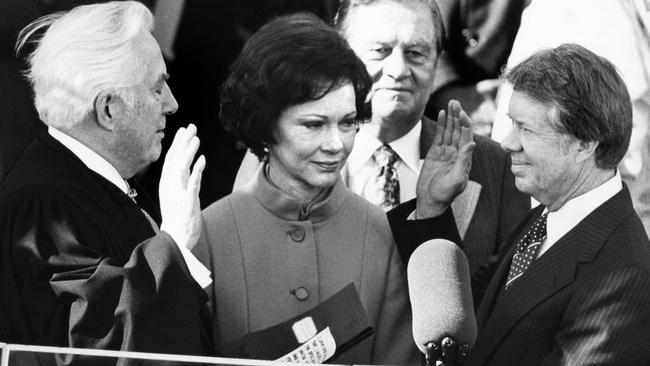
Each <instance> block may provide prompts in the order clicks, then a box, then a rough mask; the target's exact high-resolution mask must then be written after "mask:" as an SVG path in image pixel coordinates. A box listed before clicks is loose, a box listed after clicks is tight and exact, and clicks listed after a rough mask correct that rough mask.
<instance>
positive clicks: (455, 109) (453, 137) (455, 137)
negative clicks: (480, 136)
mask: <svg viewBox="0 0 650 366" xmlns="http://www.w3.org/2000/svg"><path fill="white" fill-rule="evenodd" d="M475 146H476V143H475V142H474V138H473V135H472V129H471V121H470V118H469V116H468V115H467V113H465V111H464V110H463V108H462V107H461V105H460V103H459V102H458V101H456V100H451V101H449V105H448V109H447V112H445V111H444V110H441V111H440V113H438V120H437V121H436V134H435V137H434V138H433V143H432V144H431V147H430V148H429V151H428V152H427V156H426V157H425V158H424V164H423V165H422V169H420V176H419V177H418V183H417V188H416V196H417V206H416V218H418V219H424V218H428V217H434V216H439V215H441V214H442V213H444V212H445V210H446V209H447V208H449V206H450V205H451V202H452V201H453V200H454V198H456V196H458V195H459V194H460V193H461V192H462V191H463V190H464V189H465V186H466V185H467V180H468V179H469V170H470V168H471V166H472V151H473V150H474V147H475Z"/></svg>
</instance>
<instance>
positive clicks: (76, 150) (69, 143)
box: [47, 126, 129, 193]
mask: <svg viewBox="0 0 650 366" xmlns="http://www.w3.org/2000/svg"><path fill="white" fill-rule="evenodd" d="M47 132H48V133H49V134H50V136H52V137H53V138H54V139H55V140H57V141H59V142H60V143H61V144H62V145H63V146H65V147H66V148H68V150H70V151H71V152H72V153H73V154H75V156H77V157H78V158H79V160H81V161H82V162H83V163H84V164H85V165H86V166H87V167H88V169H90V170H92V171H94V172H95V173H97V174H99V175H101V176H102V177H104V178H105V179H106V180H108V181H109V182H111V183H113V184H114V185H115V186H117V188H119V189H120V190H121V191H122V192H124V193H127V192H128V190H129V188H128V185H127V183H126V181H125V180H124V178H122V176H121V175H120V173H118V172H117V170H116V169H115V168H114V167H113V166H112V165H111V163H109V162H108V161H106V159H104V158H102V157H101V156H100V155H99V154H97V153H96V152H94V151H93V150H91V149H90V148H89V147H88V146H86V145H84V144H82V143H81V142H79V141H77V140H75V139H74V138H73V137H71V136H70V135H67V134H65V133H64V132H62V131H59V130H57V129H56V128H54V127H52V126H49V127H48V128H47Z"/></svg>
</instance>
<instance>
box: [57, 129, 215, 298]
mask: <svg viewBox="0 0 650 366" xmlns="http://www.w3.org/2000/svg"><path fill="white" fill-rule="evenodd" d="M47 132H48V133H49V134H50V135H51V136H52V137H53V138H54V139H55V140H57V141H59V142H60V143H61V144H62V145H63V146H65V147H66V148H68V150H70V151H72V153H73V154H75V155H76V156H77V157H78V158H79V160H81V161H82V162H83V163H84V164H85V165H86V166H87V167H88V169H90V170H92V171H94V172H95V173H97V174H99V175H101V176H102V177H104V178H105V179H106V180H108V181H109V182H111V183H113V184H114V185H115V186H116V187H117V188H119V189H120V190H121V191H122V192H124V194H128V191H129V185H128V184H127V183H126V180H124V178H122V176H121V175H120V173H118V172H117V170H116V169H115V167H113V166H112V165H111V163H109V162H108V161H106V159H104V158H102V157H101V156H100V155H99V154H97V153H96V152H94V151H93V150H91V149H90V148H88V147H87V146H86V145H84V144H82V143H81V142H79V141H77V140H75V139H74V138H73V137H71V136H69V135H66V134H65V133H63V132H61V131H59V130H57V129H56V128H54V127H51V126H50V127H48V129H47ZM178 248H179V249H180V251H181V254H182V255H183V258H184V259H185V263H186V264H187V267H188V268H189V270H190V274H191V275H192V277H193V278H194V280H195V281H196V282H197V283H198V284H199V286H201V288H205V287H207V286H208V285H209V284H211V283H212V279H211V278H210V271H209V270H208V269H207V268H205V266H204V265H203V264H202V263H201V262H199V260H198V259H196V257H195V256H194V254H192V252H191V251H190V250H189V249H187V248H185V247H181V246H178Z"/></svg>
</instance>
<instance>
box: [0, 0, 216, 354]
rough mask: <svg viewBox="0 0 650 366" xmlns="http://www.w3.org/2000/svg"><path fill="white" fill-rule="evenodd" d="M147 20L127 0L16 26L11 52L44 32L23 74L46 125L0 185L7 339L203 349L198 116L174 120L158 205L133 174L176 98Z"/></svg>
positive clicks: (153, 153)
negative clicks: (184, 122)
mask: <svg viewBox="0 0 650 366" xmlns="http://www.w3.org/2000/svg"><path fill="white" fill-rule="evenodd" d="M152 27H153V17H152V15H151V13H150V12H149V10H147V8H146V7H145V6H144V5H142V4H140V3H137V2H132V1H127V2H111V3H105V4H99V5H87V6H81V7H78V8H75V9H73V10H71V11H70V12H67V13H57V14H54V15H50V16H46V17H44V18H41V19H39V20H37V21H36V22H35V23H32V25H30V26H28V27H27V28H26V29H25V30H23V34H21V37H20V39H19V44H18V48H19V49H20V48H21V47H22V46H24V44H25V43H26V42H27V41H28V40H29V39H30V38H32V37H33V35H34V34H35V33H40V32H41V31H43V30H44V29H46V30H45V31H44V33H43V36H42V38H40V40H38V41H37V43H36V47H35V50H34V51H33V53H32V54H31V55H30V58H29V63H30V69H29V70H28V73H27V76H28V78H29V80H30V82H31V83H32V85H33V88H34V96H35V105H36V109H37V110H38V113H39V116H40V118H41V120H42V121H43V122H44V123H45V124H46V125H47V131H45V132H44V133H43V134H41V135H40V136H39V137H37V138H36V139H34V140H33V141H32V142H31V143H30V144H29V145H28V146H27V147H26V149H25V151H24V152H23V154H22V156H21V157H20V158H19V159H18V161H17V162H16V163H15V164H14V166H13V167H12V169H11V170H10V171H9V172H8V174H7V176H6V177H5V178H4V180H3V182H2V185H0V273H1V277H0V281H1V282H0V320H1V322H0V340H1V341H3V342H7V343H22V344H39V345H50V346H64V347H68V346H70V347H84V348H95V349H109V350H131V351H148V352H165V353H183V354H211V353H212V352H211V350H210V348H209V347H210V346H209V345H210V344H212V340H211V337H212V335H211V334H210V333H209V330H208V329H207V328H206V327H204V325H205V324H210V321H209V314H208V313H207V307H206V306H205V303H206V300H207V297H206V294H205V293H204V291H203V289H202V287H203V286H206V285H207V283H206V281H208V283H209V281H210V279H209V273H205V271H206V270H205V268H201V267H200V266H195V264H196V259H195V258H194V257H193V256H192V254H191V252H190V249H191V248H192V247H193V246H194V245H195V244H196V241H197V240H198V237H199V232H200V208H199V201H198V192H199V186H200V180H201V174H202V171H203V168H204V167H205V158H203V157H199V159H198V160H197V161H196V163H195V164H194V166H193V167H192V161H193V158H194V155H195V154H196V151H197V149H198V145H199V140H198V138H197V137H196V127H194V126H193V125H190V126H189V127H187V128H181V129H180V130H179V132H178V133H177V134H176V137H175V139H174V142H173V143H172V147H171V148H170V151H169V152H168V154H167V156H166V159H165V164H164V167H163V173H162V177H161V180H160V190H159V191H160V210H159V209H158V207H157V206H156V205H155V204H154V203H153V202H152V201H151V200H150V199H149V198H148V197H145V196H144V195H143V194H142V193H141V194H139V195H138V194H137V188H138V186H137V182H135V181H134V180H133V179H132V178H133V177H134V175H135V174H136V173H137V172H139V171H141V170H142V169H144V168H145V167H147V166H148V165H149V164H150V163H152V162H153V161H156V160H157V159H158V158H159V156H160V151H161V140H162V138H163V137H164V132H163V130H164V128H165V117H166V116H167V115H169V114H172V113H174V112H175V111H176V110H177V108H178V105H177V103H176V100H175V99H174V97H173V95H172V93H171V91H170V89H169V87H168V86H167V83H166V80H167V78H168V77H169V76H168V75H167V72H166V68H165V63H164V61H163V58H162V55H161V52H160V48H159V47H158V44H157V43H156V41H155V39H154V38H153V36H152V34H151V30H152ZM159 224H160V226H158V225H159ZM202 271H203V272H202ZM205 277H207V279H206V278H205ZM113 362H115V361H113Z"/></svg>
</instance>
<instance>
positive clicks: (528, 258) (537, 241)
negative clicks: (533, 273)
mask: <svg viewBox="0 0 650 366" xmlns="http://www.w3.org/2000/svg"><path fill="white" fill-rule="evenodd" d="M547 216H548V213H544V214H543V215H542V216H540V217H539V218H538V219H537V220H536V221H535V223H534V224H533V226H531V228H530V229H529V230H528V232H527V233H526V235H524V237H523V238H521V240H520V241H519V243H517V249H515V255H514V257H512V263H511V264H510V272H508V280H507V281H506V290H507V289H508V287H509V286H510V285H511V284H512V283H513V282H514V281H515V280H516V279H517V278H519V277H520V276H521V275H522V274H524V272H525V271H526V269H528V266H530V264H531V263H532V262H533V261H534V260H535V257H537V253H538V252H539V248H540V247H541V246H542V242H543V241H544V239H546V217H547Z"/></svg>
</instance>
